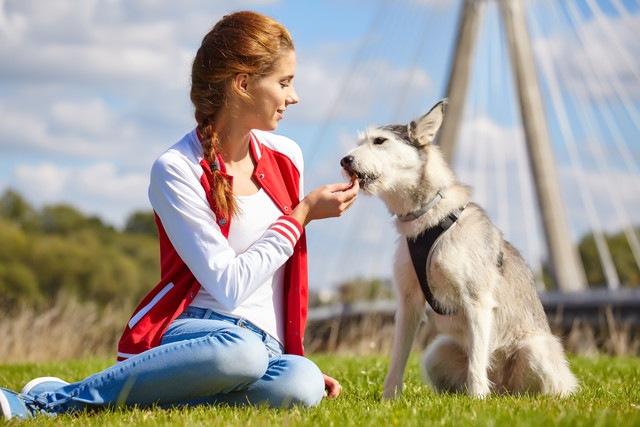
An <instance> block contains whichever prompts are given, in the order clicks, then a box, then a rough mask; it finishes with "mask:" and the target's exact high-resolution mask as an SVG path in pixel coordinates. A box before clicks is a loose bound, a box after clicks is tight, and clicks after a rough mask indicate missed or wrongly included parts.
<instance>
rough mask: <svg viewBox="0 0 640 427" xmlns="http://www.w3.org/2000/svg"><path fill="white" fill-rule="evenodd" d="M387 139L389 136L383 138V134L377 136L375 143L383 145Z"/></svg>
mask: <svg viewBox="0 0 640 427" xmlns="http://www.w3.org/2000/svg"><path fill="white" fill-rule="evenodd" d="M386 140H387V138H383V137H381V136H379V137H377V138H376V139H374V140H373V144H374V145H382V144H384V142H385V141H386Z"/></svg>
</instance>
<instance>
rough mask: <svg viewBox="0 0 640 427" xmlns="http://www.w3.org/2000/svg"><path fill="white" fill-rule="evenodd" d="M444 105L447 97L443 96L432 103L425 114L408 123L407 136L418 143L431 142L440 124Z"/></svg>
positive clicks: (425, 143)
mask: <svg viewBox="0 0 640 427" xmlns="http://www.w3.org/2000/svg"><path fill="white" fill-rule="evenodd" d="M446 105H447V99H446V98H445V99H443V100H442V101H440V102H438V103H437V104H436V105H434V106H433V107H432V108H431V110H429V112H428V113H427V114H425V115H424V116H422V117H420V118H419V119H417V120H414V121H412V122H411V123H409V124H408V125H407V131H408V132H409V137H410V138H411V139H412V140H414V141H416V142H417V143H419V144H420V145H427V144H429V143H431V141H433V139H434V138H435V137H436V133H437V132H438V129H440V125H442V120H443V119H444V110H445V107H446Z"/></svg>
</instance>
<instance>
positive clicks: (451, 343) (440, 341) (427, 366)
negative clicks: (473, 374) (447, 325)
mask: <svg viewBox="0 0 640 427" xmlns="http://www.w3.org/2000/svg"><path fill="white" fill-rule="evenodd" d="M468 367H469V358H468V357H467V354H466V353H465V351H464V349H463V348H462V347H461V346H460V344H458V343H457V342H456V341H455V340H454V339H453V338H452V337H450V336H449V335H438V336H437V337H436V338H435V339H434V340H433V342H432V343H431V344H429V346H428V347H427V349H426V350H425V352H424V356H423V357H422V364H421V371H422V377H423V379H424V380H425V381H426V382H429V383H430V384H431V386H432V387H433V389H434V390H435V391H437V392H439V393H442V392H451V393H460V392H464V391H466V385H467V375H468Z"/></svg>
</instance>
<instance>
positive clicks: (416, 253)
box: [407, 206, 464, 315]
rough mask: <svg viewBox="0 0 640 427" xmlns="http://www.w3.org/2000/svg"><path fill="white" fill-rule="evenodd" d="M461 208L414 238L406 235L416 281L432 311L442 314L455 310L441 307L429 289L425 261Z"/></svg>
mask: <svg viewBox="0 0 640 427" xmlns="http://www.w3.org/2000/svg"><path fill="white" fill-rule="evenodd" d="M463 210H464V206H463V207H462V208H460V209H458V210H455V211H454V212H452V213H450V214H449V215H448V216H447V217H445V218H444V219H443V220H442V221H440V223H439V224H438V225H436V226H434V227H431V228H429V229H427V230H425V231H423V232H422V233H421V234H420V235H419V236H417V237H415V238H408V237H407V244H408V245H409V254H411V262H412V263H413V269H414V270H415V271H416V274H417V275H418V281H419V282H420V287H421V288H422V293H423V294H424V297H425V298H426V300H427V302H428V303H429V305H430V306H431V308H432V309H433V311H435V312H436V313H438V314H442V315H445V314H454V313H455V310H454V311H450V310H447V309H445V308H444V307H442V306H441V305H440V303H438V301H436V299H435V297H434V296H433V294H432V293H431V289H430V288H429V281H428V279H427V269H428V265H427V263H428V260H429V255H430V254H431V251H432V250H433V248H434V247H435V244H436V242H437V241H438V239H439V238H440V236H442V235H443V234H444V232H445V231H447V230H448V229H449V228H451V226H452V225H453V224H455V223H456V221H457V220H458V218H459V217H460V214H461V213H462V211H463Z"/></svg>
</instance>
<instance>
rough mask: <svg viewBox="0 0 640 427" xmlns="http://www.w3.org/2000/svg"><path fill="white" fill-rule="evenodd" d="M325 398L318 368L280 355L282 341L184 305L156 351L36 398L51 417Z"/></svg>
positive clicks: (239, 321) (278, 404)
mask: <svg viewBox="0 0 640 427" xmlns="http://www.w3.org/2000/svg"><path fill="white" fill-rule="evenodd" d="M323 396H324V380H323V377H322V373H321V372H320V369H319V368H318V367H317V366H316V365H315V364H314V363H313V362H312V361H310V360H309V359H306V358H304V357H301V356H296V355H290V354H282V346H281V345H280V343H279V342H278V341H277V340H276V339H274V338H273V337H271V336H270V335H268V334H267V333H266V332H264V331H262V330H261V329H259V328H258V327H257V326H255V325H253V324H252V323H250V322H248V321H247V320H245V319H242V318H241V319H236V318H232V317H228V316H224V315H221V314H219V313H216V312H213V311H212V310H205V309H199V308H195V307H189V308H187V309H186V310H185V312H184V313H183V314H181V315H180V316H179V317H178V318H177V319H176V320H175V321H173V323H171V325H170V326H169V328H168V329H167V331H166V332H165V334H164V336H163V338H162V343H161V345H159V346H158V347H155V348H152V349H150V350H147V351H145V352H144V353H141V354H138V355H135V356H132V357H130V358H129V359H127V360H125V361H123V362H119V363H117V364H115V365H114V366H112V367H110V368H107V369H105V370H104V371H102V372H99V373H97V374H94V375H92V376H90V377H88V378H86V379H84V380H83V381H80V382H77V383H73V384H69V385H67V386H64V387H62V388H60V389H58V390H56V391H54V392H48V393H43V394H41V395H39V396H37V397H36V400H37V401H38V402H39V403H40V405H42V407H43V409H45V411H47V412H49V413H66V412H74V411H78V410H83V409H87V408H89V409H90V408H98V407H102V406H116V405H140V406H149V405H160V406H167V407H168V406H176V405H195V404H216V403H228V404H231V405H243V404H249V405H261V404H266V405H268V406H270V407H277V408H288V407H291V406H293V405H304V406H315V405H317V404H318V403H320V401H321V400H322V397H323Z"/></svg>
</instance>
